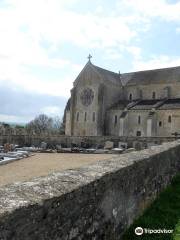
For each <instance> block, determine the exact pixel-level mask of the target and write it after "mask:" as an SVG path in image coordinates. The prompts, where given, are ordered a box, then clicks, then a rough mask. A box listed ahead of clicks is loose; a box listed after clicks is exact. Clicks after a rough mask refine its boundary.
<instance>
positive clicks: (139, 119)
mask: <svg viewBox="0 0 180 240" xmlns="http://www.w3.org/2000/svg"><path fill="white" fill-rule="evenodd" d="M138 124H141V116H138Z"/></svg>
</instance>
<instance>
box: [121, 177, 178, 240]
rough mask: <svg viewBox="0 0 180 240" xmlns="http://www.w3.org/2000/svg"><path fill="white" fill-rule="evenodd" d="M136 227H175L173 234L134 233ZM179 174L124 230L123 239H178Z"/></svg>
mask: <svg viewBox="0 0 180 240" xmlns="http://www.w3.org/2000/svg"><path fill="white" fill-rule="evenodd" d="M136 227H142V228H146V229H173V230H174V229H175V230H174V234H167V233H166V234H162V233H159V234H154V233H152V234H142V235H141V236H138V235H136V234H135V233H134V230H135V228H136ZM179 234H180V174H178V175H177V176H176V177H174V178H173V180H172V183H171V185H169V186H168V187H167V188H166V189H165V191H163V192H162V193H161V194H160V195H159V197H158V198H157V199H156V200H155V201H154V202H153V203H152V204H151V206H150V207H149V208H148V209H147V210H145V212H144V214H143V215H142V216H141V217H139V218H138V219H137V220H135V221H134V223H133V224H132V225H131V226H130V228H129V229H128V230H127V231H126V232H125V234H124V236H123V240H136V239H142V240H150V239H155V240H156V239H160V240H180V235H179Z"/></svg>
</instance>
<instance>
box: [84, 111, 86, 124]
mask: <svg viewBox="0 0 180 240" xmlns="http://www.w3.org/2000/svg"><path fill="white" fill-rule="evenodd" d="M84 121H85V122H86V121H87V112H85V113H84Z"/></svg>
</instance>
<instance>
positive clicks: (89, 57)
mask: <svg viewBox="0 0 180 240" xmlns="http://www.w3.org/2000/svg"><path fill="white" fill-rule="evenodd" d="M91 58H92V56H91V54H89V56H88V59H89V62H90V61H91Z"/></svg>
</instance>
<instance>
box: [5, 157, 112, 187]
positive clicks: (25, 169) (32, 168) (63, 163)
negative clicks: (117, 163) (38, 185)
mask: <svg viewBox="0 0 180 240" xmlns="http://www.w3.org/2000/svg"><path fill="white" fill-rule="evenodd" d="M113 156H114V155H109V154H78V153H74V154H73V153H70V154H69V153H36V154H35V155H34V156H31V157H29V158H25V159H22V160H18V161H15V162H12V163H9V164H6V165H1V166H0V186H2V185H6V184H9V183H13V182H17V181H25V180H29V179H31V178H33V177H37V176H45V175H47V174H49V173H52V172H57V171H62V170H65V169H72V168H78V167H81V166H84V165H88V164H91V163H93V162H97V161H101V160H105V159H109V158H110V157H113Z"/></svg>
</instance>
